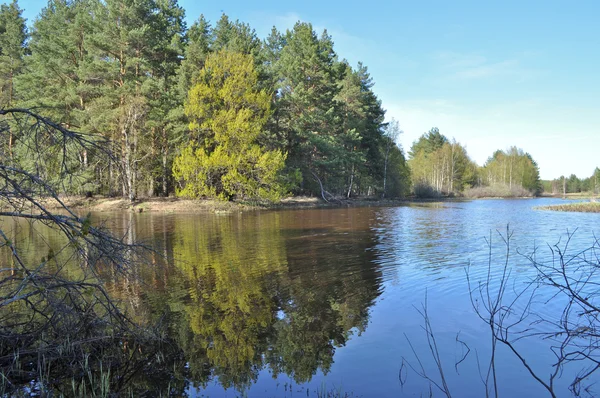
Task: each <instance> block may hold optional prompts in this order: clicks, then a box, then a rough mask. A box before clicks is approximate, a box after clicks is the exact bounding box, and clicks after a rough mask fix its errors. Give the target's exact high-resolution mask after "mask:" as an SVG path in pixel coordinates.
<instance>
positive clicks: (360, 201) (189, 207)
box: [48, 189, 600, 214]
mask: <svg viewBox="0 0 600 398" xmlns="http://www.w3.org/2000/svg"><path fill="white" fill-rule="evenodd" d="M502 193H503V192H492V191H489V190H479V189H473V190H470V191H467V192H465V195H464V196H448V195H445V196H438V197H429V198H419V197H416V196H408V197H404V198H389V199H388V198H384V199H382V198H375V197H358V198H357V197H352V198H337V199H334V200H331V201H329V202H325V201H323V200H322V199H321V198H319V197H316V196H312V197H311V196H290V197H286V198H283V199H281V200H279V201H277V202H269V201H241V200H236V201H222V200H217V199H210V198H204V199H185V198H180V197H147V198H139V199H138V200H135V201H133V202H132V201H130V200H128V199H125V198H122V197H105V196H94V197H85V196H82V195H65V196H62V197H61V200H62V201H63V202H64V203H65V205H67V206H68V207H69V208H71V209H74V210H77V211H91V212H98V213H104V212H112V211H133V212H136V213H143V212H153V213H157V212H158V213H182V214H184V213H228V212H239V211H255V210H281V209H310V208H336V207H367V206H383V207H385V206H398V205H410V204H417V205H418V204H423V203H435V202H449V201H461V200H490V199H533V198H535V197H534V196H532V195H530V194H529V195H528V194H527V192H521V194H519V192H517V191H513V192H510V193H508V194H507V193H506V192H504V195H503V194H502ZM538 197H545V198H563V199H567V200H569V199H571V200H575V199H580V200H590V201H589V202H576V203H565V204H558V205H549V206H538V207H536V209H539V210H552V211H567V212H588V213H600V202H596V201H595V200H596V199H594V195H593V194H592V193H588V194H584V193H578V194H567V195H566V196H563V195H547V194H546V195H540V196H538ZM48 205H49V208H52V207H53V204H51V203H49V204H48Z"/></svg>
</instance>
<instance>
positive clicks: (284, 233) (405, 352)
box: [98, 199, 600, 397]
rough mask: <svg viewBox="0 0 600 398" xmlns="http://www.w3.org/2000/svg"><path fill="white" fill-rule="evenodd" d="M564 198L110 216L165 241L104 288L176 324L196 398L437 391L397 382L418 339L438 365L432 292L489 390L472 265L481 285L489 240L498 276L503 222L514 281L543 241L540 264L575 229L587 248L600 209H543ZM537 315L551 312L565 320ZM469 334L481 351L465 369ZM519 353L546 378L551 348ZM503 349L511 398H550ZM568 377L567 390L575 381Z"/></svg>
mask: <svg viewBox="0 0 600 398" xmlns="http://www.w3.org/2000/svg"><path fill="white" fill-rule="evenodd" d="M554 202H562V201H560V200H556V199H535V200H480V201H473V202H448V203H440V204H424V205H411V206H403V207H393V208H392V207H388V208H377V207H372V208H344V209H313V210H288V211H260V212H246V213H233V214H226V215H222V214H218V215H206V214H202V215H198V214H191V215H189V214H188V215H184V214H177V215H171V214H152V213H147V214H144V213H142V214H133V213H119V214H107V213H103V214H99V215H98V217H100V218H103V219H108V220H107V223H108V225H110V226H111V227H112V228H113V229H114V230H115V232H117V233H119V234H125V236H126V237H127V238H128V239H131V240H138V241H139V240H142V241H144V242H146V243H148V244H151V245H152V246H153V247H154V248H156V250H157V254H156V255H155V256H154V258H153V259H152V261H151V264H148V265H145V266H143V267H140V268H139V269H135V270H133V272H132V273H131V275H130V276H129V277H128V278H126V279H114V280H113V279H111V278H108V284H109V287H110V288H111V290H112V291H113V292H114V294H115V295H118V296H119V297H120V298H122V299H123V300H124V302H125V303H126V304H127V305H128V306H131V307H132V308H133V309H134V313H135V314H136V316H138V317H139V318H140V319H142V320H153V319H157V318H158V317H159V316H162V317H163V319H164V320H165V322H168V325H169V333H170V336H171V337H172V338H173V339H174V341H176V342H177V344H178V345H179V347H181V348H182V350H183V352H184V353H185V360H184V362H185V363H186V366H185V372H182V373H181V374H182V376H181V379H182V380H183V381H181V380H180V381H179V384H177V383H175V382H174V383H173V384H174V385H175V384H177V385H178V386H179V387H178V388H180V390H182V391H185V392H187V393H188V394H189V395H190V396H210V397H235V396H251V397H264V396H267V397H270V396H273V397H278V396H290V397H291V396H311V397H314V396H317V395H318V394H317V392H319V391H321V392H323V391H337V392H342V393H348V394H349V396H364V397H400V396H421V394H423V395H425V396H427V395H428V389H427V384H426V383H425V382H424V381H423V380H422V379H421V378H419V377H418V376H416V375H415V374H413V373H412V372H410V371H409V372H408V373H407V374H406V375H405V376H406V383H405V384H404V385H403V386H402V385H401V383H400V380H399V373H400V366H401V362H402V357H403V356H404V357H406V358H407V359H409V360H411V362H412V363H414V364H416V362H415V360H414V356H413V354H412V353H411V350H410V347H409V345H408V343H407V337H408V338H409V339H410V340H411V341H412V343H413V346H414V347H415V348H416V350H417V352H418V353H419V354H420V355H421V358H422V361H423V364H424V366H425V367H426V369H427V370H428V371H431V372H434V366H433V361H432V360H431V357H430V356H429V355H428V351H427V345H426V344H425V335H424V333H423V330H422V328H421V326H422V325H423V319H422V318H421V317H420V316H419V313H418V311H417V309H416V308H421V306H422V304H423V303H424V302H425V297H426V296H427V304H428V310H429V315H430V317H431V322H432V325H433V328H434V332H435V334H436V338H437V343H438V345H439V349H440V355H441V358H442V361H443V365H444V367H445V370H446V376H447V378H448V382H449V385H450V388H451V390H452V392H453V394H454V396H458V397H481V396H484V389H483V385H482V383H481V381H480V377H479V373H478V371H477V361H476V357H475V351H477V353H478V355H479V358H480V361H482V362H485V358H487V357H488V355H489V333H488V329H487V328H486V325H485V324H484V323H483V322H482V321H481V320H479V319H478V318H477V317H476V315H475V313H474V311H473V308H472V306H471V304H470V301H469V294H468V287H467V282H466V276H465V269H466V267H467V266H469V269H470V271H469V272H470V275H471V278H472V279H473V280H474V281H478V280H483V278H484V277H485V275H486V272H487V264H488V253H489V248H488V246H487V243H486V239H485V238H486V237H487V238H489V237H490V234H491V236H492V252H493V256H494V257H493V260H494V261H493V268H494V269H493V271H494V272H496V273H497V272H498V271H499V267H500V266H501V265H502V263H503V260H504V258H503V257H502V253H503V252H504V251H505V247H504V246H503V243H502V242H501V239H500V238H499V236H498V234H497V232H496V230H500V231H501V232H503V233H504V232H505V231H506V227H507V225H509V226H510V229H511V231H512V233H513V236H512V241H511V249H512V251H513V252H514V255H513V256H512V257H511V258H510V264H511V266H512V269H513V276H514V279H515V283H516V284H518V283H521V282H522V281H526V280H528V279H529V278H530V277H531V276H533V275H534V272H533V271H534V270H533V269H532V268H533V267H532V266H531V264H530V263H529V261H528V260H527V259H526V258H525V257H523V256H520V255H518V254H517V251H518V252H520V253H524V254H528V253H531V252H532V251H533V249H534V248H535V247H536V246H539V252H538V255H537V256H538V257H537V258H538V259H539V260H543V259H545V258H550V257H549V256H550V252H549V250H548V248H547V246H546V244H547V243H550V244H554V243H557V242H558V241H559V239H561V238H562V239H563V240H564V239H565V234H566V232H567V231H573V230H575V229H576V228H577V232H576V234H575V236H574V237H573V239H572V242H571V244H570V247H571V248H572V249H578V248H579V249H581V248H585V247H588V246H590V245H591V244H592V241H593V234H594V233H596V235H600V223H599V221H600V218H599V217H600V216H599V215H597V214H578V213H559V212H548V211H539V210H533V207H534V206H539V205H546V204H551V203H554ZM415 307H416V308H415ZM538 308H539V310H538V312H539V313H540V314H542V315H544V314H549V315H550V314H552V315H553V314H556V313H557V312H558V311H560V308H559V306H558V305H555V304H546V305H545V304H543V303H540V305H539V306H538ZM165 314H166V315H165ZM459 332H460V338H461V339H462V340H464V341H465V342H466V343H467V344H468V345H469V347H470V348H471V353H470V354H469V356H468V357H467V360H465V362H463V363H462V364H461V365H460V367H459V369H458V370H459V374H457V372H456V371H455V369H454V363H455V362H456V360H457V358H460V357H461V346H460V345H457V343H456V336H457V333H459ZM519 347H520V349H522V350H523V352H524V353H525V354H526V355H527V357H528V360H529V361H530V363H532V365H533V366H534V368H536V369H537V370H540V371H541V373H542V374H543V375H546V374H549V373H550V371H551V370H550V368H549V367H548V365H549V364H551V363H552V354H551V352H549V351H548V349H547V346H546V343H545V342H544V341H536V340H527V341H524V342H523V343H522V344H521V345H520V346H519ZM498 355H499V380H500V385H501V393H502V395H503V396H509V397H530V396H545V392H544V390H543V388H541V387H540V386H538V385H537V384H536V382H534V381H533V380H532V379H531V378H530V377H528V376H527V375H526V374H525V372H524V370H523V369H522V367H520V365H518V364H517V363H516V362H515V361H514V359H513V358H512V356H511V355H510V354H509V353H508V352H505V350H501V351H500V352H499V354H498ZM566 373H567V374H566V375H565V376H564V377H563V378H562V379H561V383H562V384H564V385H566V384H568V382H569V381H571V376H572V373H569V370H568V369H567V372H566ZM431 374H432V376H436V375H435V373H431ZM403 377H404V376H403ZM563 392H564V396H568V395H569V394H568V391H567V390H566V388H564V389H563ZM440 395H441V394H440ZM436 396H437V395H436Z"/></svg>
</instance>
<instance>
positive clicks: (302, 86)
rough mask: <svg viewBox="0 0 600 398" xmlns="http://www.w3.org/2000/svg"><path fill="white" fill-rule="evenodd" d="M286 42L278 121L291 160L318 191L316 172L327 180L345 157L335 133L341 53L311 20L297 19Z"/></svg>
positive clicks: (279, 67) (279, 64)
mask: <svg viewBox="0 0 600 398" xmlns="http://www.w3.org/2000/svg"><path fill="white" fill-rule="evenodd" d="M285 42H286V44H285V47H284V48H283V49H282V50H281V56H280V58H279V60H278V62H277V66H276V68H277V72H278V75H279V76H278V77H279V78H278V87H277V89H278V91H277V92H278V99H277V104H276V106H277V107H278V108H279V109H278V111H279V112H280V113H279V115H280V119H279V123H278V125H279V129H281V135H282V137H284V147H285V150H286V151H287V152H288V153H289V157H290V164H289V166H291V168H297V169H300V170H302V173H303V185H304V186H305V188H307V189H308V190H309V191H313V192H314V191H318V188H317V186H316V185H315V184H314V183H313V177H314V178H315V179H319V180H323V181H324V182H325V183H326V182H327V177H328V170H336V167H337V166H338V165H337V164H336V163H337V162H338V161H339V158H338V157H336V155H339V153H336V149H339V148H338V145H337V144H338V143H337V142H336V139H335V137H334V134H335V130H336V126H335V120H334V117H335V110H336V109H335V108H336V102H335V101H334V98H335V96H336V94H337V92H338V90H339V88H338V86H337V83H336V75H335V70H334V64H335V62H336V55H335V53H334V52H333V43H332V42H331V38H330V37H329V36H328V35H327V33H326V32H324V34H323V35H322V36H321V38H318V37H317V35H316V34H315V32H314V31H313V28H312V25H310V24H307V23H301V22H298V23H296V25H295V26H294V29H293V30H292V31H288V32H287V33H286V38H285ZM323 181H322V182H323ZM311 183H312V184H311ZM311 186H312V187H311Z"/></svg>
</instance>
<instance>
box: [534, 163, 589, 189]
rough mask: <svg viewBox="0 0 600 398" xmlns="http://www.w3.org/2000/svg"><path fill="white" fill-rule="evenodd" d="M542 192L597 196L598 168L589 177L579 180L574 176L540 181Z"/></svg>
mask: <svg viewBox="0 0 600 398" xmlns="http://www.w3.org/2000/svg"><path fill="white" fill-rule="evenodd" d="M542 184H543V187H544V192H547V193H551V194H554V195H556V194H567V193H579V192H590V193H593V194H598V193H599V192H600V168H598V167H596V168H595V169H594V172H593V173H592V175H591V176H589V177H586V178H579V177H577V176H576V175H575V174H571V175H570V176H569V177H565V176H560V177H558V178H555V179H553V180H544V181H542Z"/></svg>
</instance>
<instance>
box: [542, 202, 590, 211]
mask: <svg viewBox="0 0 600 398" xmlns="http://www.w3.org/2000/svg"><path fill="white" fill-rule="evenodd" d="M537 209H538V210H552V211H570V212H580V213H600V202H577V203H567V204H562V205H552V206H540V207H537Z"/></svg>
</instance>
